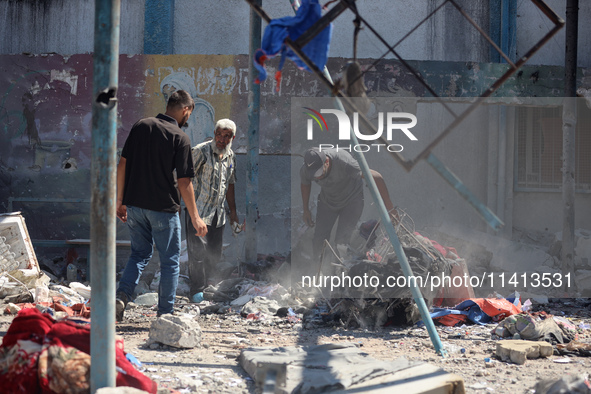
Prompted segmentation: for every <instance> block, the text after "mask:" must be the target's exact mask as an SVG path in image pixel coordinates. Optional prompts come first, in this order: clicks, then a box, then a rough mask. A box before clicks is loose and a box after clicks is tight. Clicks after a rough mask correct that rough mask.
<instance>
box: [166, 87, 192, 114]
mask: <svg viewBox="0 0 591 394" xmlns="http://www.w3.org/2000/svg"><path fill="white" fill-rule="evenodd" d="M185 107H189V108H191V111H192V110H193V109H194V108H195V102H194V101H193V98H192V97H191V95H190V94H189V93H187V92H186V91H185V90H177V91H175V92H173V93H172V94H171V95H170V97H169V98H168V103H167V104H166V109H177V110H178V109H183V108H185Z"/></svg>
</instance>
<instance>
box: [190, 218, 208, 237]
mask: <svg viewBox="0 0 591 394" xmlns="http://www.w3.org/2000/svg"><path fill="white" fill-rule="evenodd" d="M191 222H192V223H193V227H195V231H196V233H195V235H196V236H198V237H203V236H205V234H207V225H206V224H205V222H204V221H203V219H201V218H200V217H198V218H191Z"/></svg>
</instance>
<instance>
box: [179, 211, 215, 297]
mask: <svg viewBox="0 0 591 394" xmlns="http://www.w3.org/2000/svg"><path fill="white" fill-rule="evenodd" d="M217 221H218V217H217V214H216V215H215V216H214V218H213V221H212V222H211V226H207V234H206V235H205V236H204V237H197V236H196V235H195V232H196V231H195V228H194V227H193V223H192V222H191V217H190V216H189V214H188V213H187V212H185V224H186V227H185V228H186V232H187V254H188V256H189V282H190V286H191V295H194V294H196V293H200V292H202V291H203V289H205V288H206V287H207V281H208V280H209V278H210V277H211V275H213V273H214V272H216V265H217V264H218V262H219V261H220V258H221V257H222V239H223V235H224V226H221V227H219V228H216V225H217Z"/></svg>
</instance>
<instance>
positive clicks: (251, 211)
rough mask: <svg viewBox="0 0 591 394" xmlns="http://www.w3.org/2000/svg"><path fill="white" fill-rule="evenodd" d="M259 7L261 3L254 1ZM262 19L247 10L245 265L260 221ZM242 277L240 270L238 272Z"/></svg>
mask: <svg viewBox="0 0 591 394" xmlns="http://www.w3.org/2000/svg"><path fill="white" fill-rule="evenodd" d="M254 2H255V3H256V4H257V5H258V6H259V7H260V6H262V3H263V1H262V0H254ZM261 26H262V22H261V17H260V16H259V15H258V14H257V13H256V12H255V11H254V10H253V9H252V8H250V51H249V53H250V55H249V62H250V63H249V64H250V66H249V69H248V82H249V84H250V90H249V91H248V152H247V155H246V158H247V163H246V174H247V175H246V240H245V248H244V254H245V255H244V258H245V260H246V261H247V262H255V261H256V260H257V233H256V225H257V221H258V217H259V208H258V193H259V118H260V105H261V85H259V84H256V83H254V81H255V79H256V77H257V75H258V72H257V70H256V68H255V67H254V63H253V59H254V52H255V51H256V50H257V49H258V48H260V47H261ZM240 274H241V276H242V274H243V272H242V267H241V268H240Z"/></svg>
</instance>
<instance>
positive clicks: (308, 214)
mask: <svg viewBox="0 0 591 394" xmlns="http://www.w3.org/2000/svg"><path fill="white" fill-rule="evenodd" d="M303 218H304V223H306V224H307V225H308V226H310V227H314V221H313V220H312V212H310V210H309V209H304V215H303Z"/></svg>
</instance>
